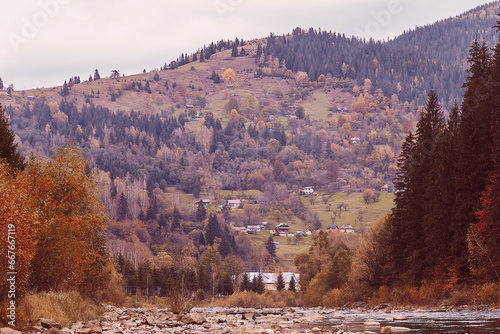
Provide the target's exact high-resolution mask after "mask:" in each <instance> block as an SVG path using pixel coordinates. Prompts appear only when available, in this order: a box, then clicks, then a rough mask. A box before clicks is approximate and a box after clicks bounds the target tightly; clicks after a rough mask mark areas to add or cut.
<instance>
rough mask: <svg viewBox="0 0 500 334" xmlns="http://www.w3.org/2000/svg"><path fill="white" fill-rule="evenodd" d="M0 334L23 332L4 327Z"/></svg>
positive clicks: (0, 329) (20, 333)
mask: <svg viewBox="0 0 500 334" xmlns="http://www.w3.org/2000/svg"><path fill="white" fill-rule="evenodd" d="M0 334H22V332H20V331H16V330H15V329H12V328H10V327H3V328H0Z"/></svg>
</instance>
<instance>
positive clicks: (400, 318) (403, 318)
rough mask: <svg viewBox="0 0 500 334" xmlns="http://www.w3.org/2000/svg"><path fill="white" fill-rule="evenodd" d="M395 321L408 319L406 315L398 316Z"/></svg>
mask: <svg viewBox="0 0 500 334" xmlns="http://www.w3.org/2000/svg"><path fill="white" fill-rule="evenodd" d="M394 320H406V317H405V316H404V315H398V316H396V317H394Z"/></svg>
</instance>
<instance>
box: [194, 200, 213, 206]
mask: <svg viewBox="0 0 500 334" xmlns="http://www.w3.org/2000/svg"><path fill="white" fill-rule="evenodd" d="M200 204H203V205H204V206H207V205H210V200H209V199H200V200H199V201H196V202H194V205H200Z"/></svg>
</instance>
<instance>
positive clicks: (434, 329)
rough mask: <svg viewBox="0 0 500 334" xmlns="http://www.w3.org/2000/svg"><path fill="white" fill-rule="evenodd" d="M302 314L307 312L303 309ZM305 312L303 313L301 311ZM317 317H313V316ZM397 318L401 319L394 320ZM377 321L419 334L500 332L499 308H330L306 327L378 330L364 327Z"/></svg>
mask: <svg viewBox="0 0 500 334" xmlns="http://www.w3.org/2000/svg"><path fill="white" fill-rule="evenodd" d="M306 313H308V312H307V311H306ZM304 315H306V314H304ZM316 319H317V318H316ZM396 319H401V320H396ZM367 322H378V323H380V326H382V327H383V326H395V327H406V328H410V329H411V331H410V333H419V334H420V333H421V334H431V333H432V334H435V333H439V334H493V333H496V334H498V333H500V311H484V312H473V311H460V312H404V313H356V312H351V311H334V312H332V313H330V314H324V315H323V317H322V319H318V321H315V322H311V323H310V324H309V325H308V326H307V327H308V328H312V327H319V328H322V329H331V330H334V329H336V328H338V326H339V324H343V325H344V326H343V327H344V328H345V329H347V330H349V331H352V332H363V331H373V332H376V333H378V332H380V329H379V327H378V326H366V325H365V323H367Z"/></svg>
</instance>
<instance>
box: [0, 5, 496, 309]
mask: <svg viewBox="0 0 500 334" xmlns="http://www.w3.org/2000/svg"><path fill="white" fill-rule="evenodd" d="M497 5H498V4H497ZM495 8H496V7H495V6H493V5H492V6H482V7H478V8H476V9H475V10H474V11H471V12H469V13H466V14H464V15H462V16H461V17H457V18H454V19H450V20H447V21H445V22H439V23H437V24H435V25H431V26H428V27H423V28H419V29H416V30H415V31H410V32H405V33H404V34H403V35H401V36H400V37H398V38H396V39H394V40H393V41H390V42H388V43H385V42H375V41H364V40H360V39H357V38H355V37H351V38H347V37H345V36H342V35H339V34H335V33H333V34H332V33H327V32H325V31H321V30H319V31H315V30H314V29H310V30H307V31H305V30H302V29H300V28H297V29H295V30H294V31H293V32H292V34H290V35H285V36H274V35H272V34H271V35H270V36H269V37H267V38H266V39H261V40H256V41H245V42H244V41H242V40H238V39H236V40H235V41H227V42H224V41H221V42H218V43H212V44H210V45H209V46H208V47H204V48H202V49H200V50H198V52H196V53H193V54H191V55H189V56H188V55H187V54H182V55H181V56H180V57H179V59H177V61H175V62H171V63H170V64H169V65H168V66H167V65H166V64H165V66H163V67H162V68H161V69H159V70H156V71H153V72H151V73H145V74H143V75H141V76H138V77H134V78H127V77H125V78H121V77H120V76H119V75H118V76H114V77H112V78H109V79H101V78H100V77H99V74H98V71H97V70H96V73H94V76H91V77H90V78H89V80H88V81H83V82H82V81H81V80H80V79H79V77H78V78H77V79H75V78H72V80H69V82H68V83H67V82H65V84H64V85H63V86H62V87H61V89H60V90H59V89H52V90H49V89H47V90H46V91H41V90H39V91H38V95H36V96H31V95H30V96H26V93H25V92H12V95H9V97H8V98H6V99H3V100H2V103H3V104H4V106H3V107H2V108H1V110H0V138H1V141H0V153H1V158H2V163H1V164H0V174H1V176H0V182H1V184H0V187H1V189H3V190H2V191H1V192H0V196H2V200H1V201H0V215H1V218H2V220H1V223H2V226H3V227H2V231H1V232H0V233H3V234H5V233H7V231H8V228H7V227H8V226H11V225H12V226H14V225H15V226H16V228H17V233H18V234H19V236H20V240H22V241H20V244H19V245H18V247H19V249H20V251H19V253H18V255H17V256H18V258H17V265H18V268H19V272H23V274H22V276H19V293H20V295H23V294H28V293H29V292H31V291H34V290H36V291H52V290H61V291H66V290H69V289H76V290H78V291H79V292H80V293H81V294H82V295H85V296H87V297H89V298H93V299H95V300H106V299H108V300H112V301H114V302H115V303H118V304H119V303H125V301H126V300H127V298H129V297H131V296H136V297H138V298H142V297H144V296H158V297H168V298H170V299H171V300H174V299H175V298H174V297H178V296H184V297H185V296H188V295H196V296H197V298H199V299H203V298H206V297H208V296H215V295H217V296H219V297H222V296H228V295H233V294H234V293H235V292H236V293H237V292H238V291H247V290H251V291H253V292H254V293H256V294H262V293H265V292H264V291H263V288H262V282H259V281H258V279H257V278H256V279H255V280H254V281H253V282H248V281H247V280H246V279H245V278H244V277H242V276H241V274H242V273H244V272H250V271H253V272H266V271H267V272H276V273H279V272H283V271H285V269H291V270H294V271H296V272H298V273H300V281H299V282H297V289H295V287H294V289H293V290H297V291H290V292H286V293H290V294H293V296H294V297H293V298H289V299H287V301H286V302H285V301H281V302H283V303H285V304H288V305H290V306H295V305H307V306H317V305H324V306H343V305H346V304H349V303H354V302H359V301H370V302H373V303H386V302H391V303H402V304H405V303H408V304H418V305H426V304H429V303H434V302H436V301H438V300H444V299H447V300H451V301H449V302H450V303H457V304H459V303H460V302H463V301H464V300H465V301H467V302H475V303H481V302H485V301H487V300H488V298H490V299H491V298H493V299H492V300H494V301H496V302H498V301H499V300H497V299H498V298H499V296H498V294H495V293H490V292H491V289H494V288H495V287H496V286H497V285H494V284H498V281H499V280H500V278H499V273H500V256H499V253H498V251H497V249H498V246H499V244H500V240H499V237H498V236H499V235H500V234H499V231H497V229H498V227H497V226H496V225H497V224H496V222H497V221H498V217H497V215H498V212H497V211H498V209H497V205H496V203H497V200H498V199H499V197H500V194H498V192H499V191H500V188H499V181H498V177H499V176H498V175H500V172H499V170H498V168H499V163H500V161H499V159H500V157H498V153H499V152H498V147H500V143H498V140H500V134H499V133H498V132H499V127H498V122H499V121H500V120H499V118H498V117H499V116H498V105H500V101H498V99H499V96H500V92H499V91H498V89H500V88H499V87H500V83H499V82H497V81H498V80H500V79H498V78H500V44H497V45H496V46H495V47H494V49H490V47H489V46H488V43H487V42H486V41H484V42H483V41H481V40H479V39H476V40H475V41H474V38H473V37H476V35H478V36H483V37H487V38H488V40H489V41H491V39H493V37H492V35H491V31H493V32H495V33H496V35H495V36H498V31H497V29H498V24H497V26H495V28H485V26H487V25H488V24H491V26H493V25H494V22H493V23H491V22H490V19H491V17H492V12H494V9H495ZM478 16H482V17H483V20H482V21H481V22H482V24H481V25H479V26H476V25H474V24H473V22H475V21H477V17H478ZM445 23H446V24H445ZM491 26H490V27H491ZM455 29H457V31H470V34H469V35H470V36H469V35H467V36H468V38H469V37H470V38H471V39H472V40H470V41H469V39H468V38H467V39H462V40H461V41H460V43H455V42H451V41H454V40H455V38H458V37H457V36H458V35H460V34H459V33H458V32H457V33H456V34H455V32H454V33H453V34H451V35H447V34H446V33H445V32H446V31H448V30H450V31H455ZM437 35H439V36H442V38H443V39H446V40H448V42H446V43H448V44H450V43H451V44H453V45H456V48H451V47H450V48H448V50H449V52H450V54H448V55H447V56H444V57H442V54H441V53H436V52H434V51H433V49H432V48H431V47H429V45H432V44H433V43H438V42H436V41H431V40H432V38H434V37H433V36H437ZM417 41H419V42H417ZM439 43H441V41H439ZM465 43H468V47H469V48H470V49H469V52H468V53H467V56H465V54H464V56H465V57H466V58H467V59H466V66H464V65H463V64H462V63H461V61H460V58H461V57H463V56H461V54H462V51H460V49H461V48H462V47H463V46H464V44H465ZM490 43H491V42H490ZM414 44H418V45H426V46H427V47H418V48H416V47H414V46H415V45H414ZM470 45H472V47H470ZM455 58H456V59H455ZM230 66H231V67H230ZM233 68H234V69H235V70H233ZM464 69H466V70H464ZM96 74H97V75H96ZM188 75H189V78H190V81H187V80H186V81H182V80H183V79H185V78H186V77H188ZM462 83H464V84H463V86H462ZM81 87H84V88H85V89H86V91H79V90H78V89H83V88H81ZM53 91H57V93H56V96H57V101H56V100H55V99H54V98H53V96H54V94H53ZM40 92H41V93H40ZM77 92H78V96H77ZM51 94H52V95H51ZM82 96H83V97H84V99H83V101H84V102H82ZM131 96H132V99H133V100H139V99H144V100H146V101H147V107H144V109H137V110H134V109H133V108H131V110H127V111H125V110H120V109H119V108H116V109H113V108H111V107H110V106H116V103H118V102H123V101H128V100H127V99H130V97H131ZM103 99H107V100H109V102H113V103H115V104H105V103H101V102H100V101H102V100H103ZM155 101H162V102H164V101H167V103H166V105H168V107H163V106H165V105H162V107H161V108H157V109H155V107H153V106H155ZM158 103H159V102H158ZM392 186H393V187H394V194H390V196H393V197H394V198H395V202H394V207H393V208H392V210H383V208H382V209H381V207H380V206H376V205H377V202H379V201H380V198H381V197H380V196H381V191H382V189H383V188H385V189H388V188H391V189H392ZM305 187H313V188H314V189H315V192H316V193H317V195H318V196H317V197H315V196H304V195H303V194H302V192H301V190H302V189H303V188H305ZM361 194H362V195H361ZM335 196H337V197H335ZM339 196H343V197H342V198H347V199H349V198H350V197H352V198H363V204H362V209H359V210H358V211H355V209H354V208H352V207H349V206H348V205H347V204H346V203H345V202H335V201H334V198H340V197H339ZM356 196H358V197H356ZM316 198H317V199H318V200H316ZM385 198H386V200H391V199H392V197H389V194H387V196H386V197H385ZM208 199H209V202H210V204H209V205H205V204H204V202H203V201H200V200H208ZM235 199H240V200H242V205H241V206H240V207H238V208H230V207H229V205H228V200H235ZM319 199H321V202H323V203H319V204H318V202H319ZM21 203H24V204H25V205H21ZM319 205H321V206H322V207H323V208H324V210H323V209H322V210H323V211H321V212H322V214H321V215H320V214H318V210H317V207H318V206H319ZM335 207H336V209H335ZM374 207H375V208H374ZM369 209H370V210H372V211H376V210H379V211H377V212H378V213H377V217H379V219H374V220H373V221H365V217H366V216H364V215H367V214H366V211H367V210H369ZM385 213H387V214H385ZM349 214H350V215H351V216H349V217H355V218H352V221H350V223H351V224H352V225H353V226H354V228H355V229H356V232H357V233H354V234H353V235H352V236H350V235H347V233H340V232H338V231H329V232H324V231H325V230H326V227H327V226H329V225H334V224H336V222H337V224H338V222H339V221H340V219H341V216H342V215H344V219H345V217H346V216H348V215H349ZM349 219H351V218H349ZM284 221H286V222H289V223H290V224H291V225H292V229H293V230H294V231H295V230H297V231H299V229H300V230H304V231H305V230H306V229H307V230H311V231H313V236H311V237H309V239H307V238H306V241H307V242H309V241H310V242H311V243H310V244H306V243H304V242H305V241H303V240H302V239H301V238H302V237H301V236H299V237H294V238H293V242H292V240H289V241H288V244H293V243H297V244H298V243H299V242H302V245H308V250H307V251H306V252H303V253H301V254H297V256H295V258H294V259H293V260H291V261H289V262H287V261H286V260H285V259H284V258H283V257H279V256H278V255H277V252H276V248H275V243H274V241H275V239H273V236H272V235H271V234H269V236H267V234H266V237H264V238H262V237H261V238H260V239H256V238H254V237H253V236H251V235H249V234H246V233H240V232H239V230H238V228H242V227H247V226H249V225H258V224H263V225H264V227H263V228H264V230H265V233H268V232H269V231H272V230H273V229H274V227H275V226H276V225H278V224H279V223H281V222H284ZM3 234H2V237H5V238H7V236H6V235H3ZM21 236H22V238H21ZM290 239H291V238H290ZM281 240H283V239H281ZM280 242H281V244H280V247H281V246H284V247H286V245H285V242H284V241H280ZM4 246H5V247H8V246H7V245H3V244H2V247H4ZM309 246H310V247H309ZM5 247H4V248H5ZM4 251H5V253H7V249H6V248H5V249H4ZM281 254H283V253H281ZM7 260H8V259H4V260H3V261H7ZM56 264H57V265H58V268H60V270H58V272H57V273H55V272H54V271H51V270H50V269H49V268H51V267H53V266H55V265H56ZM3 281H4V282H5V279H4V280H3ZM492 284H493V285H492ZM0 289H2V290H1V291H4V292H5V291H6V290H5V289H7V285H5V284H3V283H2V285H0ZM488 289H490V290H488ZM2 293H3V292H2ZM472 295H475V296H476V297H475V298H476V299H474V301H471V298H472V297H471V296H472ZM283 298H284V297H283ZM495 298H497V299H495Z"/></svg>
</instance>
